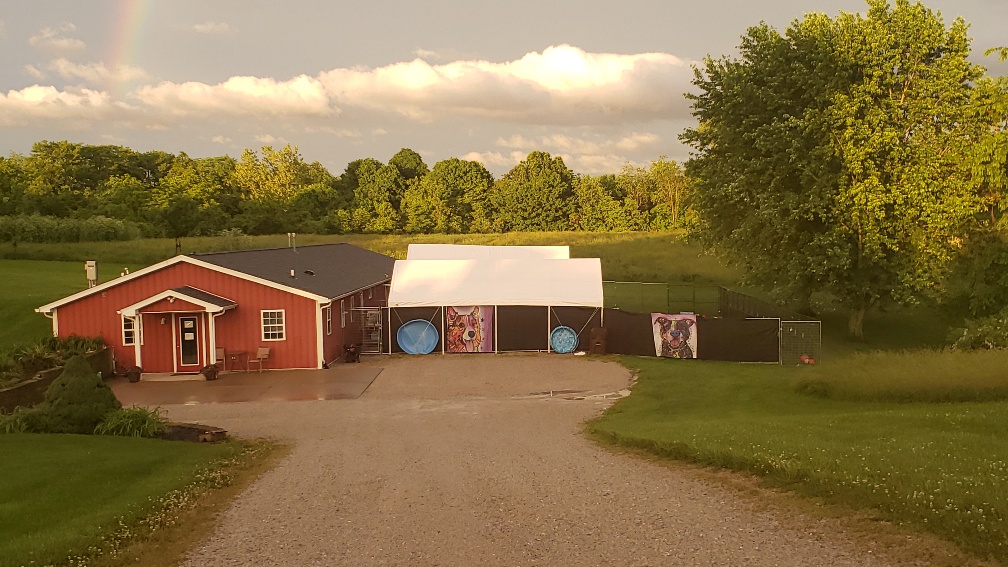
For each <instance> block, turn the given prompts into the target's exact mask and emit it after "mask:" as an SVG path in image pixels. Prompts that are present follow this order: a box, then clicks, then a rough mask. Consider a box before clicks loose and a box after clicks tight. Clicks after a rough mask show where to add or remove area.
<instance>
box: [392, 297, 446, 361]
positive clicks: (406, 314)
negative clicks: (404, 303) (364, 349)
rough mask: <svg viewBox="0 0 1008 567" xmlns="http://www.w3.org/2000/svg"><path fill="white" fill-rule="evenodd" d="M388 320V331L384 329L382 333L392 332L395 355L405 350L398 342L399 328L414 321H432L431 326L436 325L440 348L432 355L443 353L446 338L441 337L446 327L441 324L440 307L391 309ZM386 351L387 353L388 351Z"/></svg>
mask: <svg viewBox="0 0 1008 567" xmlns="http://www.w3.org/2000/svg"><path fill="white" fill-rule="evenodd" d="M388 318H389V321H388V327H387V329H388V331H386V330H385V329H383V330H382V332H383V333H385V332H389V331H391V333H392V335H391V336H392V340H391V342H390V343H389V344H390V346H391V348H392V352H393V353H397V352H398V353H401V352H403V349H402V347H401V346H399V341H398V340H397V336H398V333H399V327H402V326H403V325H405V324H406V323H409V322H410V321H412V320H414V319H423V320H424V321H430V322H431V324H433V325H434V328H435V329H437V332H438V346H437V347H435V348H434V352H432V353H431V354H440V353H441V351H442V347H443V346H444V337H443V336H441V334H442V333H441V329H443V328H444V326H443V325H442V324H441V308H440V307H391V308H389V311H388ZM386 340H387V338H386ZM385 350H386V352H387V349H385Z"/></svg>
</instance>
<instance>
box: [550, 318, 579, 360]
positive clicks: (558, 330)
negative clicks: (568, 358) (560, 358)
mask: <svg viewBox="0 0 1008 567" xmlns="http://www.w3.org/2000/svg"><path fill="white" fill-rule="evenodd" d="M549 342H550V347H551V348H552V349H553V350H554V351H555V352H559V353H560V354H569V353H572V352H574V349H576V348H577V346H578V336H577V332H576V331H575V330H574V329H571V328H570V327H568V326H566V325H560V326H559V327H555V328H554V329H553V331H552V332H550V339H549Z"/></svg>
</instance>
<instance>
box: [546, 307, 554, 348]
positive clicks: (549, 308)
mask: <svg viewBox="0 0 1008 567" xmlns="http://www.w3.org/2000/svg"><path fill="white" fill-rule="evenodd" d="M551 313H553V306H552V305H549V306H547V307H546V352H553V345H551V344H550V324H551V323H552V321H550V314H551Z"/></svg>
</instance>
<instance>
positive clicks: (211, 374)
mask: <svg viewBox="0 0 1008 567" xmlns="http://www.w3.org/2000/svg"><path fill="white" fill-rule="evenodd" d="M200 374H202V375H203V377H204V378H206V379H207V380H216V379H217V375H218V374H220V368H219V367H218V366H217V365H216V364H208V365H206V366H204V367H203V368H200Z"/></svg>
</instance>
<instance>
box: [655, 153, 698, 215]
mask: <svg viewBox="0 0 1008 567" xmlns="http://www.w3.org/2000/svg"><path fill="white" fill-rule="evenodd" d="M648 175H649V176H650V177H651V180H652V182H653V183H654V195H653V197H652V201H653V203H654V206H653V207H652V208H651V219H652V225H654V228H657V229H669V228H675V227H678V226H681V223H682V218H681V217H682V212H683V209H684V208H685V207H686V189H687V185H688V183H687V181H686V175H685V174H684V173H683V170H682V169H681V168H680V167H679V164H677V163H676V162H675V161H671V160H669V159H668V158H667V157H665V156H661V157H659V158H658V161H653V162H651V167H650V168H649V169H648ZM656 209H657V211H656ZM664 216H667V217H668V220H667V222H665V221H663V220H660V219H662V217H664Z"/></svg>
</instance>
